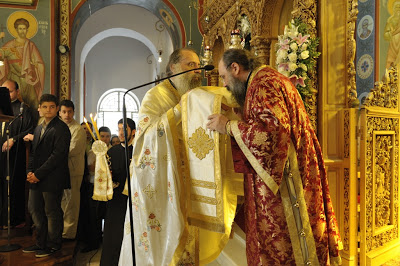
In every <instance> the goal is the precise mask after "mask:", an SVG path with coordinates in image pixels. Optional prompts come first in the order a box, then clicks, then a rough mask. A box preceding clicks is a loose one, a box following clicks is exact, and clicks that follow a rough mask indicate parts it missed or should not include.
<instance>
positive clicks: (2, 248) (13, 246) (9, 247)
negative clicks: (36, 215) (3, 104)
mask: <svg viewBox="0 0 400 266" xmlns="http://www.w3.org/2000/svg"><path fill="white" fill-rule="evenodd" d="M19 117H22V113H20V114H19V115H17V116H16V117H15V118H14V119H13V120H11V122H10V123H9V124H8V126H7V130H6V135H7V178H6V180H7V216H8V218H7V220H8V221H7V222H8V228H7V245H3V246H0V252H9V251H14V250H17V249H20V248H21V246H20V245H18V244H11V243H10V240H11V236H10V234H11V220H10V216H11V215H10V146H9V143H8V141H9V140H10V126H11V124H12V123H14V121H15V120H17V119H18V118H19Z"/></svg>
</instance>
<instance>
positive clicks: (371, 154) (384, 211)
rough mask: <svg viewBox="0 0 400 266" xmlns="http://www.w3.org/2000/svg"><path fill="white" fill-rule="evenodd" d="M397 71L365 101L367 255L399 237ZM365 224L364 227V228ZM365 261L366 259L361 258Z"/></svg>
mask: <svg viewBox="0 0 400 266" xmlns="http://www.w3.org/2000/svg"><path fill="white" fill-rule="evenodd" d="M398 97H399V95H398V72H397V69H396V68H395V67H392V68H391V69H390V70H388V71H387V72H386V75H385V79H384V81H381V82H377V83H376V84H375V87H374V89H373V90H371V92H370V93H369V94H368V96H367V98H366V100H365V101H364V105H363V106H364V108H365V110H364V111H363V112H362V119H361V121H365V122H362V124H361V126H362V127H365V130H363V131H362V132H363V135H362V136H361V140H362V147H361V151H362V158H361V159H362V160H364V161H362V162H361V164H362V165H363V167H364V168H365V169H364V170H363V171H362V173H364V174H363V175H362V178H363V179H364V180H362V182H361V185H362V187H361V191H362V198H361V200H362V201H363V200H365V203H363V202H361V204H362V205H361V206H362V207H363V206H365V207H364V208H365V210H362V212H363V213H364V214H363V215H362V217H364V218H363V221H364V223H362V224H361V229H360V230H361V233H362V235H364V237H365V247H362V250H365V253H368V252H369V251H372V250H375V249H376V248H378V247H382V246H383V245H385V244H387V243H389V242H391V241H393V240H396V239H398V238H399V228H398V226H399V217H398V215H399V204H398V203H399V194H398V189H399V171H398V169H399V133H400V132H399V120H400V113H399V106H398ZM364 225H365V228H364ZM361 259H363V257H362V258H361Z"/></svg>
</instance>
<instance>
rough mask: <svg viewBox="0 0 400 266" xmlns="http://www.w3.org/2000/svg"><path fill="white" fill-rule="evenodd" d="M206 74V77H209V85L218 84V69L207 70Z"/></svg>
mask: <svg viewBox="0 0 400 266" xmlns="http://www.w3.org/2000/svg"><path fill="white" fill-rule="evenodd" d="M206 76H207V77H208V78H210V79H209V81H210V84H209V85H210V86H218V83H219V73H218V70H217V69H213V70H212V71H211V72H210V71H209V72H208V73H207V74H206Z"/></svg>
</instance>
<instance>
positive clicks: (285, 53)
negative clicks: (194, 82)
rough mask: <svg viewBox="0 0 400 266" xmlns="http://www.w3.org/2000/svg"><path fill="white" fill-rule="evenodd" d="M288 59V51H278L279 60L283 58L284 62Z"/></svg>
mask: <svg viewBox="0 0 400 266" xmlns="http://www.w3.org/2000/svg"><path fill="white" fill-rule="evenodd" d="M286 57H287V51H285V50H279V51H278V58H281V60H283V59H285V58H286Z"/></svg>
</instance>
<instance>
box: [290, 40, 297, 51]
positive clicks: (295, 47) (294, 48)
mask: <svg viewBox="0 0 400 266" xmlns="http://www.w3.org/2000/svg"><path fill="white" fill-rule="evenodd" d="M298 48H299V47H298V46H297V43H295V42H293V43H291V44H290V49H292V50H293V51H297V49H298Z"/></svg>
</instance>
